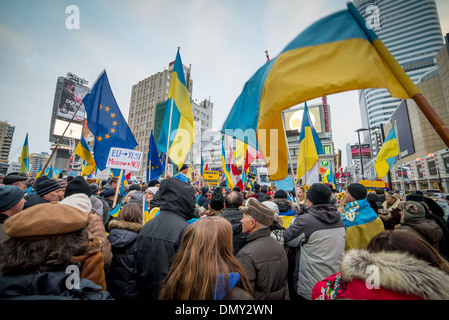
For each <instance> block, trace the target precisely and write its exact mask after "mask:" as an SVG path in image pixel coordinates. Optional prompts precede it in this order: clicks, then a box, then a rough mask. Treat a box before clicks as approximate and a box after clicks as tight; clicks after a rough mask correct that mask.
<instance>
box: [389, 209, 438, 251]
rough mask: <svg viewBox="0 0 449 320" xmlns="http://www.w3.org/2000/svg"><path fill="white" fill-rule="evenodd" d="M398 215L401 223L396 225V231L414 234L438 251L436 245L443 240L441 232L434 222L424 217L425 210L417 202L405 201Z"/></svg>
mask: <svg viewBox="0 0 449 320" xmlns="http://www.w3.org/2000/svg"><path fill="white" fill-rule="evenodd" d="M399 214H400V216H401V223H400V224H398V225H396V228H397V229H406V230H409V231H411V232H414V233H416V234H417V235H418V236H420V237H421V238H422V239H423V240H425V241H427V242H429V244H430V245H432V246H433V247H434V248H435V249H436V250H438V244H439V242H440V240H441V239H442V238H443V231H442V230H441V228H440V227H439V226H438V225H437V224H436V222H435V221H434V220H432V219H427V218H425V217H424V216H425V210H424V207H423V206H422V205H420V204H419V203H418V202H414V201H406V202H405V204H404V208H403V209H402V211H400V212H399Z"/></svg>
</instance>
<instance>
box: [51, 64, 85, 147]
mask: <svg viewBox="0 0 449 320" xmlns="http://www.w3.org/2000/svg"><path fill="white" fill-rule="evenodd" d="M84 83H87V81H86V80H84V79H80V78H78V77H77V76H76V75H73V74H72V73H70V72H69V73H67V77H59V78H58V80H57V82H56V90H55V97H54V100H53V111H52V116H51V123H50V131H49V141H50V142H57V141H59V139H60V137H61V136H62V133H63V132H64V130H65V128H66V127H67V125H68V124H69V122H70V120H72V118H73V120H72V125H71V126H70V127H69V128H68V129H67V132H66V134H65V135H64V139H62V140H61V141H60V142H61V144H63V145H68V144H69V138H74V139H77V140H79V139H81V132H82V130H79V128H80V127H81V129H82V127H83V122H84V120H85V109H84V105H83V103H82V101H83V98H84V96H85V95H86V94H87V93H88V92H89V88H88V87H86V86H84V85H83V84H84ZM78 107H79V109H78ZM77 109H78V111H77ZM76 111H77V112H76ZM75 112H76V113H75Z"/></svg>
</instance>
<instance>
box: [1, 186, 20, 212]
mask: <svg viewBox="0 0 449 320" xmlns="http://www.w3.org/2000/svg"><path fill="white" fill-rule="evenodd" d="M24 196H25V191H23V189H22V188H19V187H18V186H0V212H3V211H6V210H9V209H11V208H12V207H14V206H15V205H16V204H17V203H19V201H20V200H22V199H23V197H24Z"/></svg>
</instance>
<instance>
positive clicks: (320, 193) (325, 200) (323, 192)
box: [307, 183, 332, 205]
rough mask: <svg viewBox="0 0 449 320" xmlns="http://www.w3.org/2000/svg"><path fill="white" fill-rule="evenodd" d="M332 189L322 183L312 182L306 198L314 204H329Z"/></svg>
mask: <svg viewBox="0 0 449 320" xmlns="http://www.w3.org/2000/svg"><path fill="white" fill-rule="evenodd" d="M331 195H332V191H331V189H329V187H328V186H326V185H324V184H322V183H314V184H312V185H311V186H310V188H309V190H307V199H308V200H309V201H310V202H312V203H313V204H315V205H319V204H329V203H330V199H331Z"/></svg>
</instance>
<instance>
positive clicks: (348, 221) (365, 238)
mask: <svg viewBox="0 0 449 320" xmlns="http://www.w3.org/2000/svg"><path fill="white" fill-rule="evenodd" d="M367 194H368V192H367V191H366V187H365V186H364V185H362V184H360V183H352V184H350V185H349V186H348V188H347V191H346V194H345V202H346V205H345V206H344V208H343V211H342V212H341V218H342V220H343V223H344V224H345V228H346V234H345V250H349V249H359V248H366V246H367V245H368V243H369V242H370V240H371V239H372V238H373V237H374V236H375V235H376V234H378V233H379V232H382V231H384V230H385V228H384V224H383V222H382V220H381V219H380V218H379V216H378V215H377V214H376V213H375V212H374V210H373V209H372V208H371V206H370V205H369V203H368V201H367V200H366V195H367Z"/></svg>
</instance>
